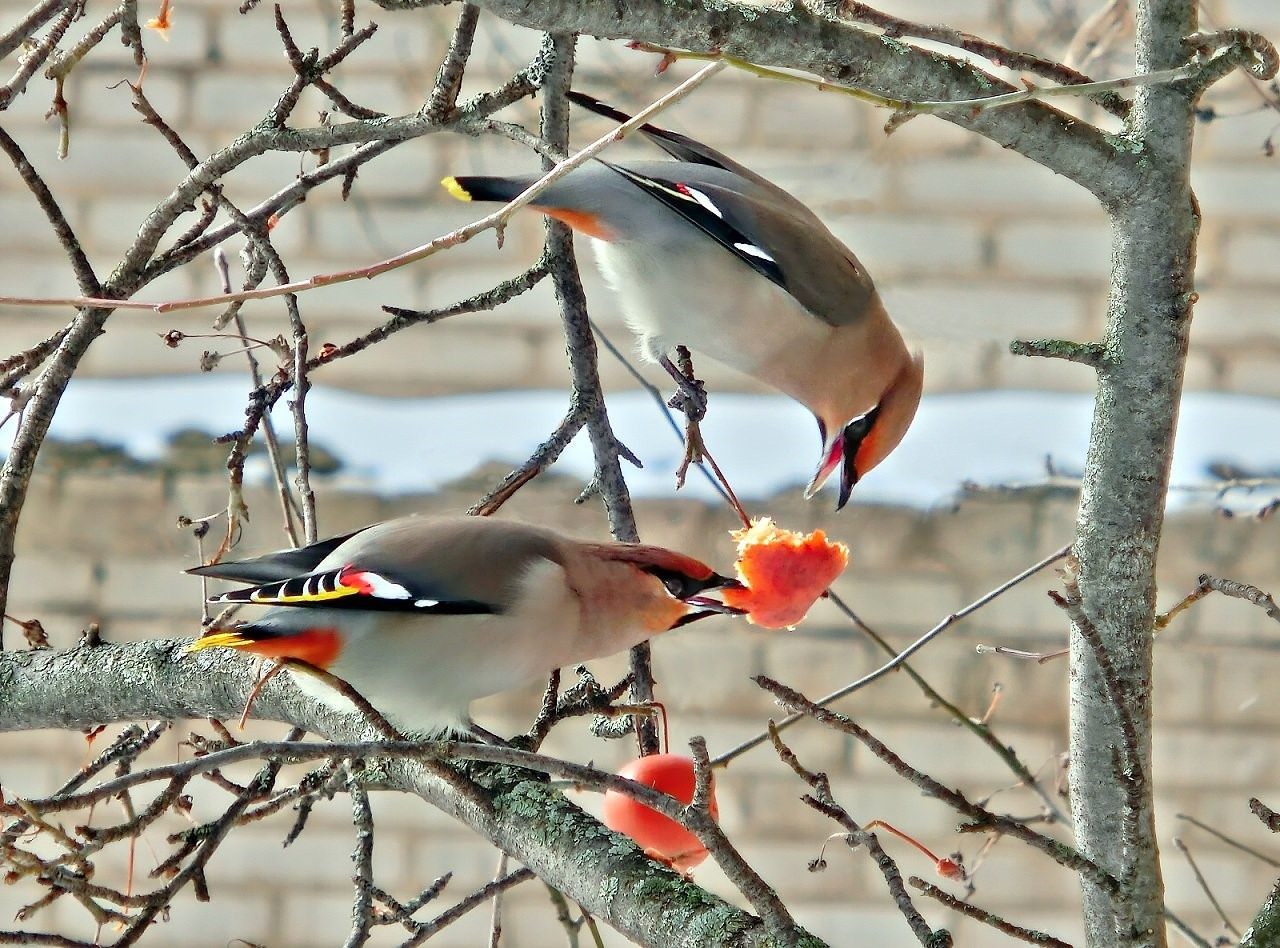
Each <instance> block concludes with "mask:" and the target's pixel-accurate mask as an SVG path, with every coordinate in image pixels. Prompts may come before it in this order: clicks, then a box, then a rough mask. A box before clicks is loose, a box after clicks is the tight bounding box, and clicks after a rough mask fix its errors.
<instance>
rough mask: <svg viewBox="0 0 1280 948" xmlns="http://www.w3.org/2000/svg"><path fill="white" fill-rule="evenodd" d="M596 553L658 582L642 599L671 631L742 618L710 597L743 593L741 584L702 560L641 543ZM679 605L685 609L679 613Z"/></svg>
mask: <svg viewBox="0 0 1280 948" xmlns="http://www.w3.org/2000/svg"><path fill="white" fill-rule="evenodd" d="M594 549H595V551H596V552H597V554H598V555H600V556H601V557H602V558H604V559H607V560H613V561H622V562H625V563H629V564H631V566H632V567H634V568H635V569H636V570H638V571H639V572H640V573H642V574H645V575H646V577H652V579H653V580H656V583H650V584H648V585H647V586H646V587H645V589H644V591H643V593H642V596H643V598H644V599H645V600H647V601H648V602H649V603H652V606H651V607H649V608H652V609H653V611H654V613H655V614H657V613H661V614H662V615H663V616H664V618H663V620H662V621H663V622H664V624H666V628H668V629H674V628H678V627H679V626H682V625H688V624H689V623H690V622H694V621H696V620H698V619H702V618H705V617H707V616H709V615H714V614H716V613H722V614H725V615H741V614H742V610H741V609H737V608H735V607H733V606H728V605H725V604H724V603H723V602H720V601H719V600H718V599H715V598H712V597H711V596H708V595H707V593H710V592H714V591H715V590H718V589H741V588H742V583H740V582H739V581H738V580H736V579H734V578H733V577H731V576H723V575H721V574H720V573H717V572H716V571H715V570H713V569H712V568H711V567H710V566H708V565H707V564H706V563H703V562H702V561H701V560H696V559H694V558H693V557H691V556H685V555H684V554H683V553H677V552H676V551H675V550H668V549H666V548H664V547H660V546H646V545H644V544H639V543H635V544H632V543H617V544H609V545H603V544H601V545H599V546H597V547H595V548H594ZM633 575H634V574H633ZM661 602H665V603H667V604H669V605H670V606H672V607H674V608H672V609H667V608H666V607H664V606H661V605H659V603H661ZM677 603H679V604H683V605H684V606H685V607H686V608H684V609H680V608H679V607H678V606H677ZM641 608H646V607H644V606H641ZM668 620H670V621H669V623H668Z"/></svg>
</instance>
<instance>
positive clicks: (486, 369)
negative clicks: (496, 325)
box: [325, 323, 535, 395]
mask: <svg viewBox="0 0 1280 948" xmlns="http://www.w3.org/2000/svg"><path fill="white" fill-rule="evenodd" d="M350 335H352V336H354V335H356V332H352V333H350ZM332 337H336V338H338V339H343V338H345V335H344V334H340V333H337V332H335V333H333V334H332ZM330 338H331V337H330ZM534 358H535V351H534V347H533V346H532V345H531V344H530V341H529V340H528V339H527V338H525V337H523V336H522V335H519V334H514V333H501V334H500V333H495V332H493V331H491V330H489V329H487V328H484V327H481V326H480V325H478V324H472V325H464V324H462V323H458V324H457V325H456V326H450V325H447V324H441V325H437V326H429V327H428V326H423V327H419V328H417V329H416V330H414V331H409V332H403V333H400V334H399V336H398V338H397V340H396V342H395V344H394V347H393V348H391V349H388V348H387V347H378V348H374V349H371V350H369V351H368V352H367V353H365V355H364V358H363V359H360V360H343V361H340V362H335V363H333V364H332V365H331V366H329V367H328V368H326V370H325V382H326V383H327V384H330V385H337V386H344V385H356V384H358V385H359V387H360V388H361V389H362V390H364V391H367V392H370V393H372V394H397V395H403V394H418V395H427V394H441V393H443V392H457V391H475V390H482V391H489V390H493V389H496V388H503V387H505V386H506V385H508V384H509V380H511V379H516V378H523V377H524V376H525V375H526V374H527V372H528V371H529V368H530V366H531V365H532V364H533V359H534ZM375 366H376V367H377V368H376V370H377V371H379V372H380V373H381V376H380V377H379V378H377V379H371V378H370V377H369V374H368V373H369V370H370V369H371V368H373V367H375Z"/></svg>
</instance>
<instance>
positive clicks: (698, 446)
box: [676, 419, 707, 490]
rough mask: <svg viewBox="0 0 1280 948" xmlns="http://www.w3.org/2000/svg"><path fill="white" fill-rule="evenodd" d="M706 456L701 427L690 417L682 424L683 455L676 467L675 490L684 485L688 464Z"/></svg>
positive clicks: (698, 462) (696, 462) (697, 461)
mask: <svg viewBox="0 0 1280 948" xmlns="http://www.w3.org/2000/svg"><path fill="white" fill-rule="evenodd" d="M706 456H707V446H706V443H705V442H703V440H702V429H701V428H700V427H699V426H698V423H697V422H696V421H694V420H692V419H690V420H688V421H686V422H685V426H684V457H683V458H681V459H680V466H679V467H677V468H676V490H679V489H680V488H682V487H684V481H685V477H686V476H687V475H688V473H689V466H690V465H692V464H701V463H702V462H703V460H704V459H705V458H706Z"/></svg>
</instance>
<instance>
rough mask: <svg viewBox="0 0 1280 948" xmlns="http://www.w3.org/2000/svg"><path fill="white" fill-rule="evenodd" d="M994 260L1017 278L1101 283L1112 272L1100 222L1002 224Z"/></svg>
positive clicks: (1108, 239)
mask: <svg viewBox="0 0 1280 948" xmlns="http://www.w3.org/2000/svg"><path fill="white" fill-rule="evenodd" d="M996 259H997V265H998V266H1000V267H1001V268H1002V269H1004V270H1008V271H1011V272H1012V273H1014V274H1016V275H1018V276H1024V275H1025V276H1035V277H1048V278H1050V279H1055V278H1057V279H1061V278H1068V279H1081V280H1087V281H1090V282H1091V283H1097V284H1101V283H1102V282H1103V281H1105V280H1106V278H1107V276H1108V274H1109V273H1110V271H1111V234H1110V231H1109V229H1108V227H1107V225H1106V223H1105V222H1104V221H1101V220H1099V221H1097V222H1089V223H1085V222H1066V221H1043V222H1041V221H1036V222H1032V223H1025V224H1017V223H1014V224H1005V225H1003V226H1002V227H1000V228H999V230H998V232H997V249H996Z"/></svg>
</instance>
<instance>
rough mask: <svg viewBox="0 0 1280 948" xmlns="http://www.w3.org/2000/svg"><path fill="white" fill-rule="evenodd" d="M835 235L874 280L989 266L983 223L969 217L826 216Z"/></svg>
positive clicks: (981, 268)
mask: <svg viewBox="0 0 1280 948" xmlns="http://www.w3.org/2000/svg"><path fill="white" fill-rule="evenodd" d="M824 217H825V223H826V224H827V226H828V227H830V228H831V231H832V233H834V234H835V235H836V236H837V237H839V238H840V239H841V240H842V241H844V242H845V243H846V244H847V245H848V246H849V247H851V248H853V250H854V252H855V253H856V254H857V255H858V259H859V260H861V261H862V263H863V264H864V265H865V266H866V267H867V269H868V270H869V271H870V272H871V273H872V275H873V276H876V277H878V278H880V277H883V276H885V275H886V274H901V275H904V276H915V277H917V278H919V277H928V276H930V275H932V274H935V273H965V274H969V273H972V272H973V271H975V270H983V269H985V268H986V266H987V261H986V255H987V248H986V237H985V234H984V228H983V227H982V226H981V224H980V223H979V222H977V221H975V220H974V219H973V218H972V217H970V216H967V215H955V216H938V215H914V214H913V215H891V214H884V213H880V214H859V213H853V214H847V215H842V216H840V217H833V216H832V215H830V214H827V215H824Z"/></svg>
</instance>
